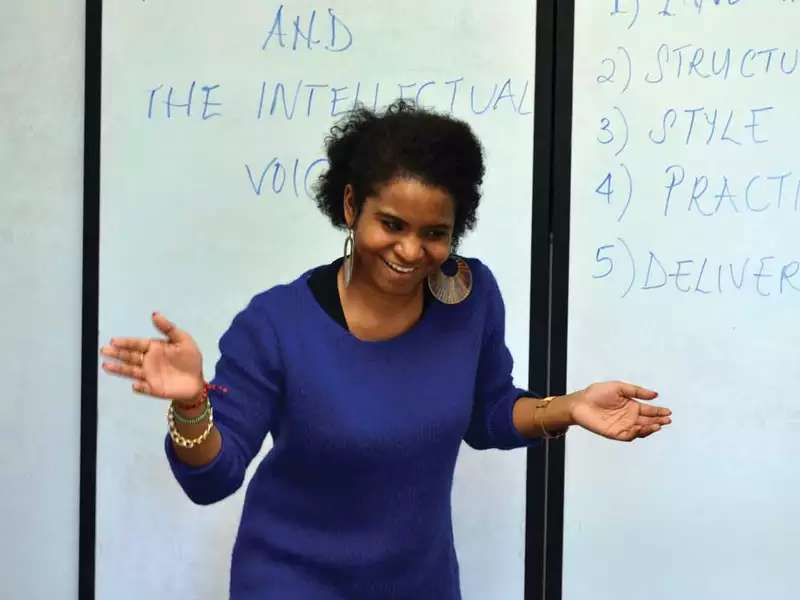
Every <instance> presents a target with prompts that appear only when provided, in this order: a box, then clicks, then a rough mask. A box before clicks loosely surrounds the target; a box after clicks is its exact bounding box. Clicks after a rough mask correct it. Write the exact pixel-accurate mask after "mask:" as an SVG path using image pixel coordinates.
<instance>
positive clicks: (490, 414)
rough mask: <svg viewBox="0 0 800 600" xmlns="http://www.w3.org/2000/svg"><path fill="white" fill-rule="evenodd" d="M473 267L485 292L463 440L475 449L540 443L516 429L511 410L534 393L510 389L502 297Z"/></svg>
mask: <svg viewBox="0 0 800 600" xmlns="http://www.w3.org/2000/svg"><path fill="white" fill-rule="evenodd" d="M477 268H478V269H480V270H481V271H482V277H481V278H480V282H481V283H482V285H483V286H484V287H485V289H486V295H485V296H484V303H485V305H486V311H487V314H486V320H485V324H484V331H483V340H482V343H481V350H480V357H479V362H478V373H477V377H476V380H475V398H474V402H473V408H472V417H471V419H470V423H469V427H468V428H467V433H466V434H465V435H464V441H466V442H467V444H469V445H470V446H472V447H473V448H475V449H478V450H485V449H487V448H499V449H502V450H508V449H511V448H519V447H523V446H535V445H537V444H538V443H539V442H540V440H539V439H538V438H537V439H529V438H526V437H525V436H523V435H522V434H521V433H520V432H519V431H518V430H517V428H516V427H515V426H514V421H513V416H512V415H513V412H512V411H513V409H514V404H515V403H516V401H517V399H518V398H521V397H523V396H528V397H538V394H534V393H532V392H530V391H528V390H524V389H521V388H517V387H515V386H514V381H513V378H512V376H511V371H512V368H513V366H514V361H513V359H512V358H511V353H510V352H509V350H508V347H507V346H506V342H505V318H506V317H505V306H504V304H503V298H502V296H501V294H500V289H499V288H498V286H497V281H496V280H495V278H494V275H492V273H491V271H490V270H489V269H488V268H487V267H486V266H484V265H483V264H481V263H477Z"/></svg>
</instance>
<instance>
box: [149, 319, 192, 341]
mask: <svg viewBox="0 0 800 600" xmlns="http://www.w3.org/2000/svg"><path fill="white" fill-rule="evenodd" d="M153 324H154V325H155V326H156V329H158V330H159V331H160V332H161V333H163V334H164V335H165V336H167V337H168V338H169V341H170V342H180V341H181V340H182V339H183V338H184V337H185V336H186V334H185V333H184V332H183V330H181V329H179V328H178V327H176V326H175V323H173V322H172V321H170V320H169V319H167V317H165V316H164V315H162V314H161V313H160V312H154V313H153Z"/></svg>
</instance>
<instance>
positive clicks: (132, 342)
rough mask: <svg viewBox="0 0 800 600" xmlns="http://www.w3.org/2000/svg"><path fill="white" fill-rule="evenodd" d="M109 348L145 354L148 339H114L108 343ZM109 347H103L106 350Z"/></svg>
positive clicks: (148, 344) (148, 342)
mask: <svg viewBox="0 0 800 600" xmlns="http://www.w3.org/2000/svg"><path fill="white" fill-rule="evenodd" d="M109 345H110V347H111V348H115V349H117V350H131V351H133V352H147V349H148V348H149V347H150V340H149V339H148V338H133V337H114V338H111V340H110V341H109ZM108 347H109V346H104V348H108Z"/></svg>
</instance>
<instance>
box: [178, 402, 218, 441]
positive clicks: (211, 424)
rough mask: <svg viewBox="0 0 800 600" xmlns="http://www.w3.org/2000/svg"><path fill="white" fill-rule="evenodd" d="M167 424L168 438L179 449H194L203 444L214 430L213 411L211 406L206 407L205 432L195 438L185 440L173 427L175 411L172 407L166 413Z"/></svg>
mask: <svg viewBox="0 0 800 600" xmlns="http://www.w3.org/2000/svg"><path fill="white" fill-rule="evenodd" d="M167 424H168V425H169V437H170V438H172V441H173V442H175V443H176V444H177V445H178V446H180V447H181V448H194V447H195V446H199V445H200V444H202V443H203V442H205V441H206V440H207V439H208V436H209V435H210V434H211V430H212V429H213V428H214V409H213V408H212V407H211V406H209V407H208V425H207V426H206V429H205V431H203V433H201V434H200V435H198V436H197V437H196V438H185V437H183V436H182V435H181V433H180V432H179V431H178V429H177V427H175V409H174V408H173V407H172V406H170V407H169V410H168V411H167Z"/></svg>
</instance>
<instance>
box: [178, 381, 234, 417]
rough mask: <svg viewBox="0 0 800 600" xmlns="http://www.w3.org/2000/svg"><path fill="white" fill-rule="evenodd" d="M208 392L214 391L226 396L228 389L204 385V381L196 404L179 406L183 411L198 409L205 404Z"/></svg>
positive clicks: (222, 386) (210, 384) (214, 385)
mask: <svg viewBox="0 0 800 600" xmlns="http://www.w3.org/2000/svg"><path fill="white" fill-rule="evenodd" d="M208 390H216V391H219V392H222V393H223V394H227V393H228V388H226V387H225V386H224V385H216V384H213V383H206V382H205V381H204V382H203V391H202V392H201V393H200V399H199V400H198V401H197V402H195V403H194V404H180V405H179V406H180V407H181V409H183V410H191V409H193V408H198V407H200V406H202V405H203V404H205V403H206V400H208Z"/></svg>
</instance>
